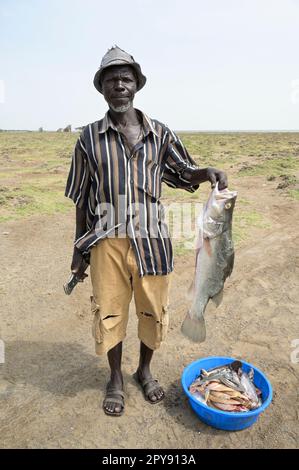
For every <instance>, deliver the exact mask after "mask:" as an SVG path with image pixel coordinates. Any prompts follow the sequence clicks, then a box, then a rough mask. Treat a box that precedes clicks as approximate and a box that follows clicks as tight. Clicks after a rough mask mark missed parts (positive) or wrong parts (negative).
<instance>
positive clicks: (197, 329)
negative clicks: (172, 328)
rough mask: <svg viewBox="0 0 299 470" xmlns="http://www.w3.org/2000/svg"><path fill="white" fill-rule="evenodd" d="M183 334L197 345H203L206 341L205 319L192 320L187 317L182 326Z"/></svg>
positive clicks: (188, 315)
mask: <svg viewBox="0 0 299 470" xmlns="http://www.w3.org/2000/svg"><path fill="white" fill-rule="evenodd" d="M181 331H182V333H183V334H184V335H185V336H187V338H189V339H191V340H192V341H194V342H195V343H203V342H204V341H205V339H206V325H205V319H204V317H202V316H201V317H199V318H191V317H190V314H189V313H188V314H187V315H186V318H185V320H184V321H183V323H182V326H181Z"/></svg>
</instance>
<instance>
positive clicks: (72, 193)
mask: <svg viewBox="0 0 299 470" xmlns="http://www.w3.org/2000/svg"><path fill="white" fill-rule="evenodd" d="M90 185H91V178H90V170H89V164H88V156H87V152H86V148H85V145H84V140H83V136H82V134H81V136H80V137H79V139H78V140H77V142H76V145H75V148H74V152H73V156H72V163H71V167H70V171H69V175H68V179H67V183H66V188H65V196H66V197H69V198H70V199H72V200H73V201H74V203H75V204H76V206H78V207H80V208H84V207H86V206H87V204H88V198H89V192H90Z"/></svg>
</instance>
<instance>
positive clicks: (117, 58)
mask: <svg viewBox="0 0 299 470" xmlns="http://www.w3.org/2000/svg"><path fill="white" fill-rule="evenodd" d="M112 65H130V66H131V67H133V69H134V70H135V72H136V75H137V79H138V80H137V81H138V83H137V91H139V90H141V88H143V87H144V85H145V82H146V77H145V76H144V75H143V73H142V72H141V68H140V65H139V64H137V62H135V60H134V57H133V56H131V55H130V54H128V53H127V52H125V51H123V50H122V49H120V48H119V47H118V46H113V47H112V48H111V49H109V50H108V52H106V54H105V55H104V57H103V59H102V62H101V65H100V68H99V70H98V71H97V73H96V74H95V76H94V79H93V84H94V86H95V87H96V89H97V90H98V91H99V92H100V93H103V90H102V84H101V74H102V73H103V71H104V70H105V69H107V68H108V67H112Z"/></svg>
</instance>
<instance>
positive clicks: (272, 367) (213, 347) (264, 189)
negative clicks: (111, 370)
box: [0, 177, 299, 449]
mask: <svg viewBox="0 0 299 470" xmlns="http://www.w3.org/2000/svg"><path fill="white" fill-rule="evenodd" d="M256 188H258V190H256ZM242 192H244V194H245V192H246V197H247V198H251V199H252V201H253V202H254V204H255V207H256V208H257V210H258V211H260V212H262V213H263V214H265V216H266V217H267V220H268V221H269V225H268V227H266V228H264V229H261V228H259V229H258V230H255V228H253V229H252V230H251V233H250V236H249V238H248V239H247V241H246V242H245V243H243V244H242V245H241V246H240V247H239V248H238V249H237V250H236V265H235V269H234V272H233V275H232V277H231V279H230V280H228V281H227V283H226V286H225V295H224V301H223V303H222V305H221V306H220V307H219V308H218V309H217V310H216V309H214V308H213V307H210V306H209V308H208V311H207V312H206V320H207V341H206V342H205V343H204V344H201V345H197V344H194V343H191V342H189V341H188V340H187V339H186V338H184V337H183V336H182V334H181V333H180V324H181V321H182V320H183V318H184V315H185V311H186V305H187V303H186V299H185V297H184V291H185V290H186V288H187V287H188V286H189V282H190V277H191V276H192V272H193V261H194V259H193V253H192V252H190V254H189V255H188V256H184V257H180V258H178V259H177V262H176V265H175V272H174V274H173V283H172V289H171V297H170V298H171V301H170V312H171V324H170V330H169V335H168V338H167V341H166V342H165V343H164V344H163V345H162V347H161V349H160V350H159V351H158V352H157V353H156V355H155V356H154V359H153V372H154V374H155V375H156V376H157V377H158V378H159V380H160V382H161V384H163V386H164V387H165V390H166V398H165V400H164V401H163V402H161V403H160V404H159V405H157V406H152V405H150V404H148V403H147V402H145V401H144V399H143V396H142V394H141V392H140V390H139V389H138V388H137V386H136V385H135V382H134V381H133V379H132V374H133V372H134V371H135V369H136V366H137V362H138V348H139V344H138V340H137V337H136V319H135V314H134V309H133V306H132V312H131V313H132V315H131V318H130V323H129V328H128V335H127V338H126V341H125V344H124V356H123V372H124V379H125V383H126V410H125V414H124V415H123V416H122V417H120V418H111V417H108V416H106V415H105V414H104V413H103V411H102V409H101V406H102V399H103V394H104V389H105V385H106V381H107V377H108V364H107V361H106V357H102V358H98V357H96V356H95V354H94V349H93V340H92V337H91V321H92V317H91V313H90V300H89V296H90V284H89V281H88V282H86V283H84V285H80V286H78V287H77V288H76V289H75V291H74V293H73V294H72V295H71V296H70V297H66V296H65V294H64V293H63V290H62V284H63V283H64V282H65V280H66V278H67V277H68V272H69V263H70V257H71V243H72V237H73V213H71V214H69V215H67V216H65V215H59V216H52V217H32V218H31V219H27V220H23V221H21V222H20V221H18V222H7V223H4V224H2V225H1V227H0V234H1V259H2V260H5V261H4V263H3V265H2V276H1V285H0V299H1V332H0V338H2V339H3V340H4V342H5V352H6V361H5V364H3V365H1V366H0V368H1V372H2V378H1V381H0V397H1V411H0V413H1V418H0V421H1V423H0V424H1V435H0V447H1V448H169V449H172V448H186V449H188V448H278V447H281V448H295V447H298V442H299V435H298V371H299V364H294V363H292V362H291V353H292V345H291V342H292V341H293V340H294V339H296V338H299V331H298V300H299V289H298V287H299V286H298V274H299V269H298V253H299V238H298V229H297V228H296V227H297V224H298V216H299V211H298V201H297V202H296V201H294V200H291V199H289V198H287V197H284V196H283V195H282V194H279V192H278V191H277V190H276V188H275V184H274V183H271V182H269V183H267V184H265V179H264V178H263V179H259V178H258V177H256V178H247V179H246V178H244V179H243V185H242V188H240V194H239V197H242ZM208 355H228V356H234V357H238V358H241V359H244V360H247V361H249V362H252V363H254V364H255V365H256V366H257V367H260V368H261V369H262V370H263V371H264V372H265V373H266V374H267V376H268V377H269V379H270V380H271V382H272V384H273V388H274V400H273V403H272V405H271V406H270V407H269V408H268V409H267V410H266V411H265V412H264V414H263V415H262V416H261V417H260V419H259V420H258V422H257V423H256V424H255V425H254V426H253V427H251V428H249V429H247V430H244V431H241V432H224V431H219V430H216V429H213V428H211V427H208V426H206V425H205V424H203V423H202V422H201V421H199V420H198V418H197V417H196V415H195V414H194V413H193V411H192V410H191V408H190V407H189V404H188V401H187V398H186V397H185V395H184V393H183V391H182V388H181V385H180V376H181V373H182V371H183V369H184V367H185V366H186V365H188V364H189V363H190V362H192V361H193V360H195V359H197V358H199V357H204V356H208ZM298 356H299V354H298V355H297V357H298Z"/></svg>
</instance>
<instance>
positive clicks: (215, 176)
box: [207, 167, 228, 191]
mask: <svg viewBox="0 0 299 470" xmlns="http://www.w3.org/2000/svg"><path fill="white" fill-rule="evenodd" d="M207 178H208V181H210V183H211V187H212V188H215V186H216V183H217V181H218V189H219V190H220V191H221V189H225V188H227V184H228V182H227V176H226V173H224V171H221V170H217V169H216V168H212V167H208V168H207Z"/></svg>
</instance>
